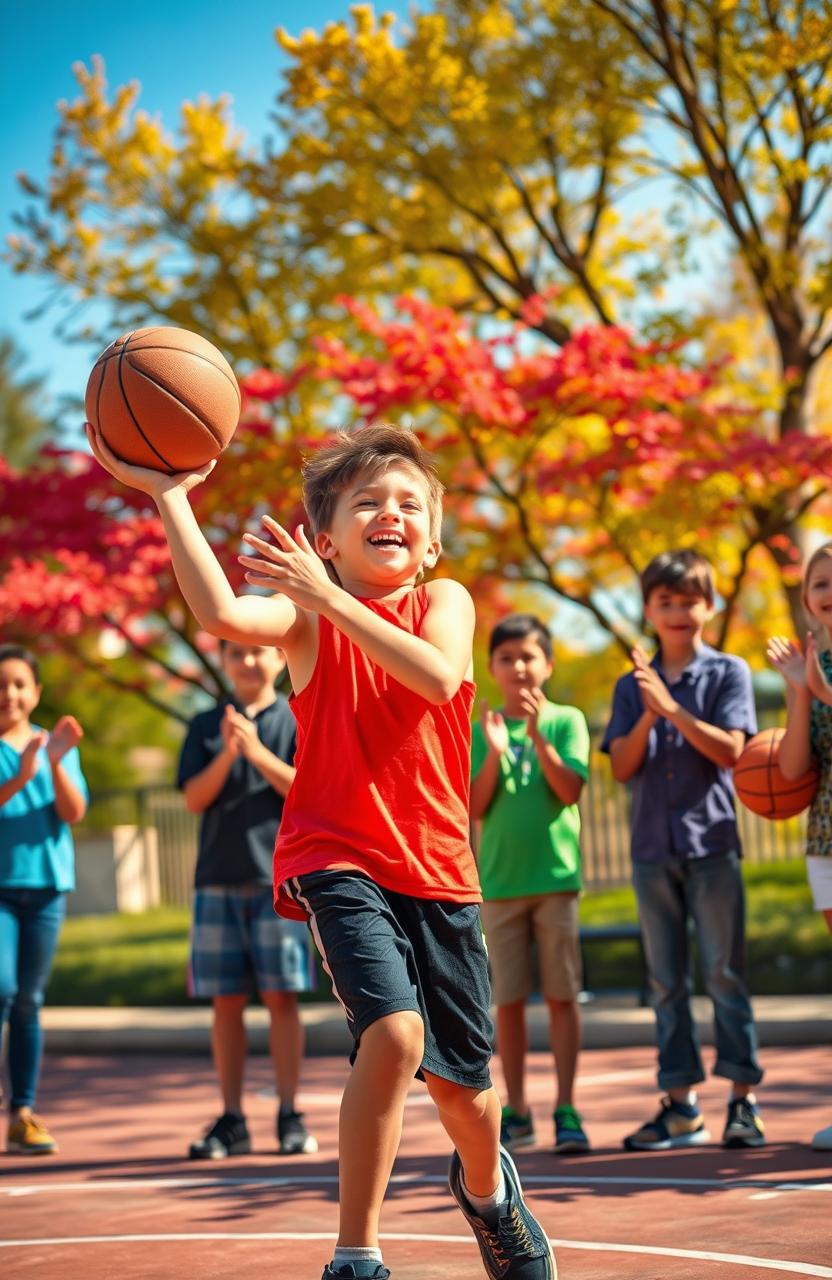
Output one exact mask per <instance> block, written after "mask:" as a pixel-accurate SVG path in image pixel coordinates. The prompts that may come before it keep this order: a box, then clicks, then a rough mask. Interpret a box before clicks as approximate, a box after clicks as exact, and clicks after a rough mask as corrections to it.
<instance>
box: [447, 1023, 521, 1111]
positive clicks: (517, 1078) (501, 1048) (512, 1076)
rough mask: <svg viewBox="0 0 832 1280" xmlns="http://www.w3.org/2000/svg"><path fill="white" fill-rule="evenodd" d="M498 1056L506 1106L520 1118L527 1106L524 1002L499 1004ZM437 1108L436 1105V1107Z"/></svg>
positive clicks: (497, 1024)
mask: <svg viewBox="0 0 832 1280" xmlns="http://www.w3.org/2000/svg"><path fill="white" fill-rule="evenodd" d="M495 1028H496V1032H497V1053H498V1054H499V1057H500V1065H501V1066H502V1069H503V1077H504V1079H505V1082H506V1095H507V1101H508V1105H509V1106H510V1107H511V1109H512V1110H513V1111H516V1112H518V1114H519V1115H523V1116H524V1115H525V1114H526V1112H527V1111H528V1107H527V1106H526V1048H527V1038H526V1002H525V1000H515V1001H513V1002H512V1003H511V1004H498V1005H497V1016H496V1018H495ZM437 1105H438V1104H437Z"/></svg>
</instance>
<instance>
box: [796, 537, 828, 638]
mask: <svg viewBox="0 0 832 1280" xmlns="http://www.w3.org/2000/svg"><path fill="white" fill-rule="evenodd" d="M826 559H829V560H832V542H824V543H823V545H822V546H820V547H818V548H817V549H816V550H815V551H813V552H812V554H811V555H810V556H809V559H808V560H807V561H806V568H805V569H804V570H803V582H802V583H801V587H800V603H801V604H802V605H803V612H804V613H805V614H806V621H807V622H808V623H809V624H810V626H811V624H812V622H814V621H816V619H815V615H814V614H813V613H812V610H811V609H810V608H809V601H808V600H807V599H806V588H807V587H808V585H809V578H810V577H811V575H812V570H813V569H814V567H815V565H816V564H818V563H819V562H820V561H821V560H826Z"/></svg>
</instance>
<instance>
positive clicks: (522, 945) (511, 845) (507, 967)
mask: <svg viewBox="0 0 832 1280" xmlns="http://www.w3.org/2000/svg"><path fill="white" fill-rule="evenodd" d="M489 655H490V660H489V669H490V671H491V674H492V676H493V677H494V679H495V681H496V682H497V685H498V686H499V689H500V693H501V694H502V697H503V707H502V710H501V711H491V710H490V709H489V707H488V704H487V703H485V702H484V703H483V704H482V715H481V721H480V724H479V725H474V731H473V742H472V756H471V773H472V778H471V817H472V818H473V819H475V820H477V819H480V820H481V821H482V829H481V832H480V840H479V852H478V861H479V872H480V882H481V885H482V896H483V904H482V919H483V926H484V929H485V936H486V941H487V943H488V953H489V959H490V963H491V978H492V988H493V994H494V1003H495V1004H496V1006H497V1019H496V1023H497V1051H498V1053H499V1055H500V1060H501V1062H502V1065H503V1073H504V1075H505V1081H506V1089H507V1092H508V1105H507V1106H506V1107H504V1108H503V1127H502V1135H501V1141H502V1143H503V1145H504V1146H506V1147H507V1148H509V1149H510V1150H517V1148H518V1147H525V1146H531V1145H532V1144H533V1143H534V1140H535V1138H534V1125H533V1122H532V1116H531V1112H530V1110H529V1108H528V1106H527V1103H526V1093H525V1056H526V1001H527V1000H528V998H529V996H530V995H531V993H532V990H533V984H534V974H533V953H532V943H533V942H535V943H536V944H537V954H538V961H539V969H540V985H541V990H542V994H543V996H544V999H545V1000H546V1004H547V1005H548V1008H549V1038H550V1043H551V1046H552V1053H553V1054H554V1058H555V1068H556V1071H557V1082H558V1083H557V1100H556V1104H555V1113H554V1121H555V1151H556V1152H558V1153H566V1152H575V1151H587V1150H588V1149H589V1140H588V1138H587V1136H586V1134H585V1133H584V1131H583V1127H582V1124H581V1117H580V1116H579V1115H578V1113H577V1111H576V1110H575V1107H574V1103H573V1088H574V1082H575V1073H576V1069H577V1063H578V1050H579V1047H580V1040H581V1024H580V1015H579V1012H578V993H579V992H580V989H581V955H580V943H579V936H578V893H579V892H580V889H581V853H580V844H579V834H580V817H579V814H578V799H579V798H580V794H581V790H582V788H583V784H584V782H585V781H586V778H587V773H588V765H589V731H588V729H587V725H586V721H585V719H584V717H583V715H582V714H581V712H580V711H578V709H577V708H576V707H564V706H558V705H556V704H555V703H553V702H549V701H548V700H547V698H546V696H545V694H544V693H543V685H544V684H545V682H546V681H547V680H548V678H549V676H550V675H551V674H552V666H553V663H552V637H551V635H550V633H549V630H548V628H547V627H546V626H545V624H544V623H543V622H541V621H540V619H539V618H536V617H534V616H533V615H532V614H525V613H522V614H521V613H518V614H511V615H510V616H509V617H506V618H504V619H503V620H502V622H500V623H498V625H497V626H496V627H495V628H494V630H493V631H492V633H491V636H490V638H489Z"/></svg>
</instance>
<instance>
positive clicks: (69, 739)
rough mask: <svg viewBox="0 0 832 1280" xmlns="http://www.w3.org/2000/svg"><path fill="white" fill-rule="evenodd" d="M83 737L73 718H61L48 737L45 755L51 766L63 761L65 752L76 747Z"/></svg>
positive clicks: (81, 730) (82, 731) (78, 725)
mask: <svg viewBox="0 0 832 1280" xmlns="http://www.w3.org/2000/svg"><path fill="white" fill-rule="evenodd" d="M83 736H84V730H83V729H82V728H81V726H80V724H79V723H78V721H77V720H76V719H75V716H61V718H60V720H59V721H58V723H57V724H56V725H55V728H54V729H53V730H52V732H51V733H50V735H49V741H48V743H47V745H46V754H47V755H48V756H49V759H50V760H51V761H52V763H53V764H57V763H58V761H59V760H63V758H64V756H65V755H66V753H67V751H71V750H72V748H73V747H77V746H78V743H79V742H80V741H81V739H82V738H83Z"/></svg>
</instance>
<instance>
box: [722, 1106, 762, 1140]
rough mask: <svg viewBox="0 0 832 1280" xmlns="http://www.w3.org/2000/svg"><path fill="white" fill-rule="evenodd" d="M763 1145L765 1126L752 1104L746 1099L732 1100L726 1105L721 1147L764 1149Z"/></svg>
mask: <svg viewBox="0 0 832 1280" xmlns="http://www.w3.org/2000/svg"><path fill="white" fill-rule="evenodd" d="M765 1144H766V1131H765V1126H764V1125H763V1122H762V1120H761V1119H760V1113H759V1111H758V1110H757V1108H756V1106H755V1105H754V1103H753V1102H749V1101H748V1099H747V1098H733V1099H732V1100H731V1101H730V1102H729V1103H728V1119H727V1121H726V1122H725V1130H724V1132H723V1134H722V1145H723V1147H764V1146H765Z"/></svg>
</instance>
